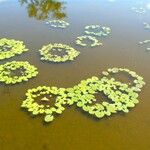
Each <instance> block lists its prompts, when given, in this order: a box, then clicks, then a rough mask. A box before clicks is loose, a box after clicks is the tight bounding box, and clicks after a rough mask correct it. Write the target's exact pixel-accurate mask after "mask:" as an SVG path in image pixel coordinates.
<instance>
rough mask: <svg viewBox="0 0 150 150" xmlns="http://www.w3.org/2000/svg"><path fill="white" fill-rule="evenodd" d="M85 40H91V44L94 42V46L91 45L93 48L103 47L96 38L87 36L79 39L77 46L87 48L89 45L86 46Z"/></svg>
mask: <svg viewBox="0 0 150 150" xmlns="http://www.w3.org/2000/svg"><path fill="white" fill-rule="evenodd" d="M84 40H89V41H91V42H92V44H90V46H91V47H95V46H101V45H103V44H102V43H101V42H99V41H98V40H97V39H96V37H93V36H87V35H84V36H79V37H77V40H76V44H77V45H80V46H84V47H85V46H87V45H88V44H86V43H85V42H84Z"/></svg>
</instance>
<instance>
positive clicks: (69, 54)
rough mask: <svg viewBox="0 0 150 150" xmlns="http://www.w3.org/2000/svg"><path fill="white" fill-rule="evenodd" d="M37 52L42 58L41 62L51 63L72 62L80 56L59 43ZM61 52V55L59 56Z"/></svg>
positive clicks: (75, 51) (77, 52)
mask: <svg viewBox="0 0 150 150" xmlns="http://www.w3.org/2000/svg"><path fill="white" fill-rule="evenodd" d="M39 51H40V54H41V56H42V57H41V60H46V61H51V62H65V61H72V60H74V59H75V58H76V57H77V56H78V55H79V54H80V52H79V51H77V50H75V49H74V48H72V47H70V46H68V45H65V44H61V43H54V44H49V45H46V46H43V47H42V49H41V50H39ZM61 52H62V53H63V54H62V55H59V54H60V53H61ZM53 53H54V54H53ZM64 53H65V54H64Z"/></svg>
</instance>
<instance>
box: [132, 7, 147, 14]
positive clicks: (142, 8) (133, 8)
mask: <svg viewBox="0 0 150 150" xmlns="http://www.w3.org/2000/svg"><path fill="white" fill-rule="evenodd" d="M132 10H133V11H134V12H135V13H138V14H145V13H146V9H145V8H144V7H132Z"/></svg>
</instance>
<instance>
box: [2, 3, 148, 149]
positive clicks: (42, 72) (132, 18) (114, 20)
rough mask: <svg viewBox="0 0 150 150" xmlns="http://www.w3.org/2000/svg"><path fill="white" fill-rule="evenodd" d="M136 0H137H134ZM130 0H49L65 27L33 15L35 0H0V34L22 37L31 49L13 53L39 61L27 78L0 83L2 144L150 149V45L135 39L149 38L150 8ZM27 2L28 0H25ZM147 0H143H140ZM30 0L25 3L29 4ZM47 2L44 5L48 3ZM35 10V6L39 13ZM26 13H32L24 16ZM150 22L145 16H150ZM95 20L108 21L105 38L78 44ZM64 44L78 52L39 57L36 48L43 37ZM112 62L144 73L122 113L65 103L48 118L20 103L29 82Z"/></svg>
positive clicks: (83, 73) (92, 71) (85, 72)
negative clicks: (61, 57) (55, 59)
mask: <svg viewBox="0 0 150 150" xmlns="http://www.w3.org/2000/svg"><path fill="white" fill-rule="evenodd" d="M139 1H140V0H139ZM139 1H136V0H116V1H115V2H109V1H107V0H93V1H90V0H82V1H79V0H76V1H73V0H64V1H63V3H59V5H58V4H57V5H54V4H55V3H53V5H52V6H51V7H50V8H51V9H50V11H47V9H46V11H47V12H50V14H49V18H51V17H57V18H63V17H65V18H64V19H65V20H66V21H68V22H69V23H70V26H69V27H68V28H67V29H64V30H61V29H50V27H49V26H47V25H46V24H45V21H46V20H40V19H45V18H46V17H45V16H46V14H45V13H47V12H45V10H44V15H43V16H44V17H43V16H42V17H41V16H40V17H39V16H38V15H36V9H35V8H34V5H32V6H31V5H30V3H28V4H29V5H28V4H23V5H22V6H21V3H20V2H18V1H17V0H6V1H2V2H1V1H0V37H1V38H3V37H6V38H13V39H18V40H23V41H24V42H25V44H26V45H27V47H28V48H29V49H30V51H29V52H27V53H24V54H23V55H20V56H16V57H14V58H11V59H8V60H6V61H1V62H0V64H3V63H5V62H7V61H11V60H27V61H29V62H30V63H31V64H34V65H35V66H36V67H38V69H39V75H38V76H37V77H36V78H34V79H31V80H30V81H29V82H24V83H21V84H16V85H13V86H4V85H2V84H1V85H0V150H16V149H18V150H27V149H30V150H80V149H81V150H91V149H93V150H97V149H103V150H141V149H142V150H149V149H150V132H149V131H150V108H149V105H150V101H149V97H150V94H149V91H150V80H149V77H150V66H149V65H150V53H149V52H146V51H145V46H139V44H138V42H140V41H143V40H146V39H149V38H150V31H148V30H145V29H144V27H143V22H149V20H150V9H147V11H146V13H145V14H143V15H139V14H137V13H135V12H134V11H132V10H131V7H133V6H135V3H136V4H137V2H138V4H139ZM28 2H29V1H28ZM144 3H147V4H148V0H147V1H146V0H145V1H144ZM29 6H30V7H29ZM46 8H47V7H46ZM38 14H39V13H38ZM29 16H30V17H29ZM149 23H150V22H149ZM90 24H101V25H104V26H109V27H110V28H111V29H112V34H111V36H109V37H107V38H102V39H101V41H102V43H103V46H100V47H95V48H92V49H91V48H87V47H86V48H82V47H79V46H76V45H75V43H74V41H75V39H76V37H77V36H80V35H83V32H84V26H85V25H90ZM54 42H61V43H64V44H69V45H71V46H72V47H74V48H76V49H77V50H79V51H80V52H81V54H80V56H79V57H78V58H77V59H76V60H75V61H73V62H67V63H63V64H54V63H47V62H42V61H40V56H39V52H38V50H39V49H40V48H41V47H42V46H43V45H46V44H48V43H54ZM111 67H125V68H128V69H131V70H133V71H135V72H137V74H139V75H141V76H143V77H144V80H145V82H146V86H144V88H143V89H142V92H141V93H140V96H139V99H140V103H139V104H138V105H137V106H136V107H135V108H133V109H132V110H131V111H130V112H129V113H128V114H123V113H120V114H115V115H112V116H111V117H109V118H104V119H101V120H95V119H94V118H92V117H89V115H86V114H85V113H83V112H82V111H80V110H79V109H77V108H76V107H75V106H73V107H69V108H68V109H66V110H65V111H64V112H63V114H62V115H60V116H59V117H57V118H56V119H55V120H54V121H53V122H52V123H50V124H47V125H45V124H43V117H42V116H41V117H40V116H37V117H35V118H33V117H31V115H30V114H29V113H27V112H26V111H23V110H21V108H20V105H21V103H22V100H23V99H24V98H25V97H24V95H25V92H26V91H27V89H29V88H34V87H36V86H38V85H48V86H57V87H72V86H74V85H76V84H77V83H79V82H80V80H82V79H87V78H89V77H91V76H93V75H96V76H98V75H101V72H102V71H104V70H106V69H107V68H111Z"/></svg>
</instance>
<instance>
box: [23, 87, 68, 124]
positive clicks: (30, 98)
mask: <svg viewBox="0 0 150 150" xmlns="http://www.w3.org/2000/svg"><path fill="white" fill-rule="evenodd" d="M52 97H56V99H55V102H54V105H53V106H51V101H52ZM66 98H67V94H66V93H65V89H64V88H57V87H47V86H39V87H37V88H33V89H29V90H28V91H27V93H26V99H25V100H24V101H23V103H22V105H21V107H22V108H26V109H28V111H29V112H31V113H32V114H33V115H38V114H44V115H45V118H44V121H45V122H51V121H53V119H54V115H55V114H61V113H62V112H63V111H64V110H65V108H64V105H65V104H66Z"/></svg>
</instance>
